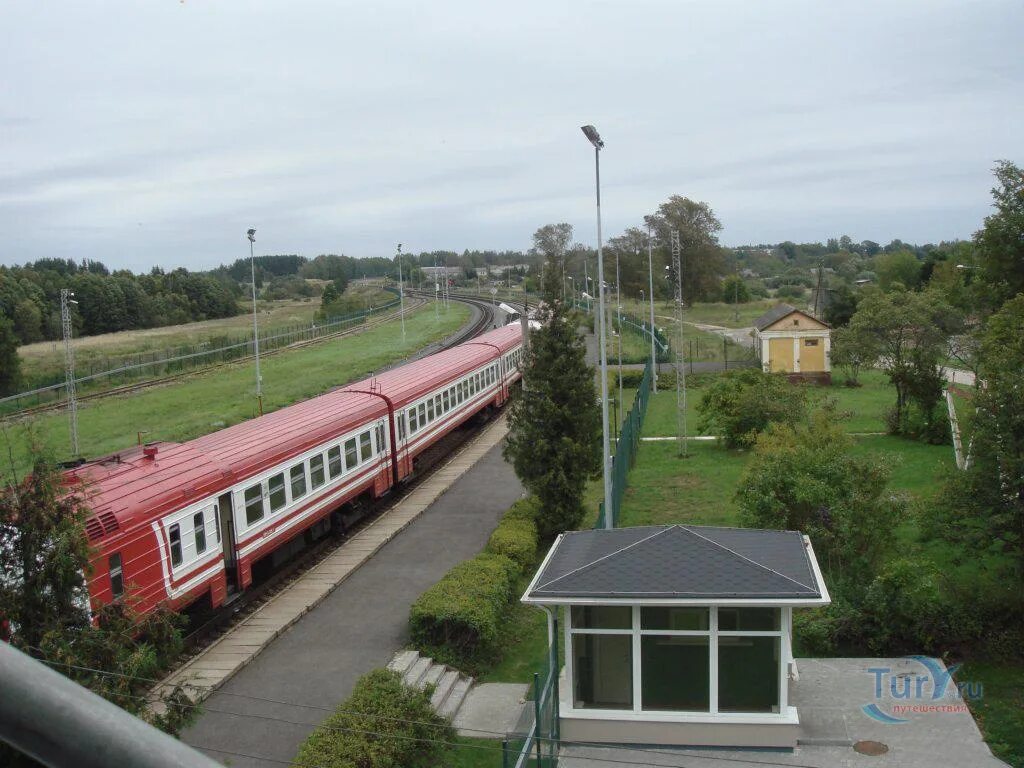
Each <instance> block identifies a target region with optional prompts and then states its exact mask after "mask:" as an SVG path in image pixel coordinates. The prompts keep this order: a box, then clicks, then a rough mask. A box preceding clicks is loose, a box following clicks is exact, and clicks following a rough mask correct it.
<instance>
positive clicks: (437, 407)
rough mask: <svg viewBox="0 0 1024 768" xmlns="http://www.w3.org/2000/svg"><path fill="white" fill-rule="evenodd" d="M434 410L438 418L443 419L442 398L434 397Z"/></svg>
mask: <svg viewBox="0 0 1024 768" xmlns="http://www.w3.org/2000/svg"><path fill="white" fill-rule="evenodd" d="M434 410H435V411H436V412H437V417H438V418H441V413H442V411H441V396H440V395H434Z"/></svg>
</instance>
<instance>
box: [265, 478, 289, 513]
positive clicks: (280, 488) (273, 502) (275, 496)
mask: <svg viewBox="0 0 1024 768" xmlns="http://www.w3.org/2000/svg"><path fill="white" fill-rule="evenodd" d="M267 490H268V491H269V493H268V494H267V495H268V496H269V497H270V514H274V513H275V512H277V510H279V509H281V508H282V507H284V505H285V504H287V503H288V497H287V496H286V495H285V492H284V472H280V473H278V474H276V475H274V476H273V477H272V478H270V480H268V481H267Z"/></svg>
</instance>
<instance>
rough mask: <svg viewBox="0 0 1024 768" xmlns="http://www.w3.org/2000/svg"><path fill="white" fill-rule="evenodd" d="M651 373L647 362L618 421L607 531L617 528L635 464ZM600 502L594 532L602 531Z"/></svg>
mask: <svg viewBox="0 0 1024 768" xmlns="http://www.w3.org/2000/svg"><path fill="white" fill-rule="evenodd" d="M653 375H654V370H653V368H652V366H651V361H650V360H648V361H647V364H646V365H645V366H644V375H643V378H641V380H640V387H639V388H638V389H637V392H636V398H634V400H633V405H632V406H631V407H630V409H629V411H628V412H627V413H626V415H625V417H624V418H623V420H622V428H621V430H620V431H619V438H618V440H616V441H615V455H614V457H613V458H612V509H611V516H612V519H611V523H612V524H611V526H610V527H611V528H615V527H617V526H618V524H619V513H620V512H621V509H622V498H623V496H624V495H625V493H626V485H627V480H628V477H629V470H630V469H632V467H633V465H634V464H635V463H636V452H637V449H638V448H639V447H640V430H641V429H642V428H643V425H644V417H645V416H646V415H647V404H648V403H649V402H650V398H651V378H652V377H653ZM605 514H606V510H605V508H604V502H601V503H600V506H599V507H598V515H597V523H596V524H595V525H594V527H595V528H604V527H605Z"/></svg>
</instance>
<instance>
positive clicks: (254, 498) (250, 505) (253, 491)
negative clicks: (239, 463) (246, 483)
mask: <svg viewBox="0 0 1024 768" xmlns="http://www.w3.org/2000/svg"><path fill="white" fill-rule="evenodd" d="M262 517H263V487H262V486H260V485H254V486H251V487H249V488H246V489H245V523H246V525H252V524H253V523H255V522H256V521H257V520H260V519H261V518H262Z"/></svg>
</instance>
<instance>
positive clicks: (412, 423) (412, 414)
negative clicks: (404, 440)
mask: <svg viewBox="0 0 1024 768" xmlns="http://www.w3.org/2000/svg"><path fill="white" fill-rule="evenodd" d="M419 428H420V424H419V420H418V419H417V418H416V409H415V408H410V409H409V431H410V432H415V431H416V430H417V429H419Z"/></svg>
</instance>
